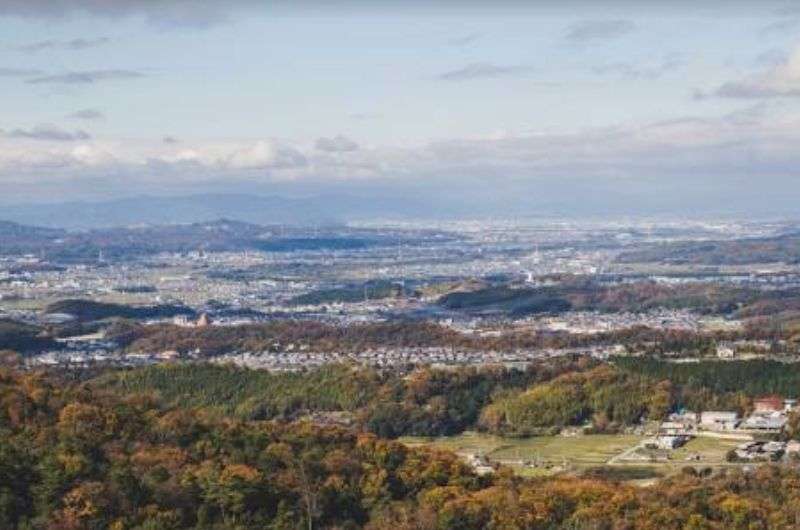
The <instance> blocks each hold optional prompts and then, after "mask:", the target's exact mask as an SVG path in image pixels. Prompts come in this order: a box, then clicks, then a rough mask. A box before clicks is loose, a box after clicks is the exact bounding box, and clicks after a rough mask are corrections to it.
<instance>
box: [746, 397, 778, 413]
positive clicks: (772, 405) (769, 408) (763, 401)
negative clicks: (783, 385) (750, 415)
mask: <svg viewBox="0 0 800 530" xmlns="http://www.w3.org/2000/svg"><path fill="white" fill-rule="evenodd" d="M782 410H783V398H781V397H779V396H765V397H760V398H757V399H754V400H753V411H754V412H780V411H782Z"/></svg>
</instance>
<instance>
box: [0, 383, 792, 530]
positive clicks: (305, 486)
mask: <svg viewBox="0 0 800 530" xmlns="http://www.w3.org/2000/svg"><path fill="white" fill-rule="evenodd" d="M0 396H2V400H0V528H3V529H4V530H5V529H8V530H31V529H39V528H41V529H59V530H67V529H69V530H95V529H97V530H99V529H114V530H118V529H129V530H183V529H187V530H188V529H203V530H245V529H251V528H263V529H268V530H290V529H292V530H294V529H297V528H317V529H330V530H333V529H354V530H355V529H359V528H365V529H368V530H385V529H387V528H392V529H397V530H483V529H493V528H494V529H501V528H502V529H504V530H527V529H542V530H545V529H547V530H549V529H553V530H555V529H579V528H580V529H584V528H586V529H588V528H598V529H616V528H619V529H622V528H625V529H642V530H645V529H656V528H658V529H660V530H661V529H663V530H685V529H711V530H723V529H725V530H728V529H734V530H750V529H754V528H760V529H767V528H770V529H772V528H774V529H790V528H795V527H796V521H797V507H796V500H797V498H800V473H798V471H797V470H795V469H792V468H789V467H770V466H764V467H760V468H756V469H754V470H752V471H749V472H741V471H738V470H725V471H718V472H716V473H714V472H712V471H710V470H706V471H704V470H700V471H698V470H695V469H693V468H691V467H687V468H686V469H685V470H684V471H683V472H680V473H677V474H676V475H675V476H673V477H671V478H668V479H665V480H662V481H660V482H658V483H656V484H655V485H653V486H651V487H647V488H637V487H633V486H628V485H625V484H620V483H617V482H613V481H611V480H610V479H602V478H589V477H590V476H597V474H596V473H594V474H592V473H590V474H589V475H587V476H575V475H570V476H558V477H553V478H539V479H526V478H521V477H513V475H512V474H511V472H510V470H507V469H503V468H501V469H499V470H498V471H497V472H495V473H494V474H491V475H484V476H477V475H476V474H475V473H473V472H472V470H471V468H470V467H468V466H467V465H466V464H464V463H462V461H461V459H460V458H459V457H457V456H456V455H455V454H453V453H450V452H445V451H435V450H427V449H411V448H408V447H406V446H404V445H402V444H400V443H397V442H390V441H385V440H381V439H379V438H377V437H375V436H373V435H369V434H358V433H357V432H355V431H353V430H348V429H343V428H337V427H319V426H315V425H313V424H310V423H306V422H296V423H283V422H280V423H277V422H267V421H258V420H241V419H238V418H235V417H222V418H220V417H218V416H217V415H215V414H208V413H207V411H206V410H205V409H204V408H203V407H187V406H179V405H177V406H176V405H174V404H172V405H168V404H166V403H164V402H162V401H161V400H160V399H159V397H158V395H155V394H153V393H134V394H129V393H126V392H121V391H120V390H119V389H116V390H114V389H110V388H105V389H101V388H98V387H97V386H94V385H90V386H87V385H85V384H77V383H70V382H68V381H65V380H61V379H58V378H56V376H44V375H42V374H36V373H27V374H19V373H14V372H11V371H8V370H5V369H0ZM220 399H224V398H220Z"/></svg>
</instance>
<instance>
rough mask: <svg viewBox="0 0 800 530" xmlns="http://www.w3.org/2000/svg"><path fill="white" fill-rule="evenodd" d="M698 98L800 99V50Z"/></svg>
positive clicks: (702, 93)
mask: <svg viewBox="0 0 800 530" xmlns="http://www.w3.org/2000/svg"><path fill="white" fill-rule="evenodd" d="M696 96H697V97H698V98H705V97H709V96H717V97H723V98H739V99H764V98H783V97H800V48H797V49H795V50H794V51H793V52H792V53H791V55H789V57H788V58H786V59H785V60H783V61H779V62H777V64H774V65H773V66H771V67H770V68H767V69H766V70H764V71H762V72H760V73H758V74H755V75H751V76H748V77H746V78H743V79H738V80H733V81H728V82H727V83H723V84H722V85H720V86H719V87H717V88H715V89H714V90H712V91H711V92H708V93H706V92H698V93H697V94H696Z"/></svg>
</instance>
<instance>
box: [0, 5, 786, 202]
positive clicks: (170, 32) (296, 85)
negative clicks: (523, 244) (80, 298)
mask: <svg viewBox="0 0 800 530" xmlns="http://www.w3.org/2000/svg"><path fill="white" fill-rule="evenodd" d="M641 4H643V3H641V2H640V3H634V2H623V1H617V2H614V1H611V0H609V1H596V2H578V1H572V2H571V1H565V2H564V1H562V2H545V1H540V2H528V3H522V2H511V1H503V0H499V1H497V2H491V3H489V2H480V3H479V2H471V1H461V2H459V1H457V0H451V1H448V2H443V1H442V2H422V1H414V0H409V1H406V2H391V1H388V2H366V1H361V2H358V1H343V0H340V1H336V0H334V1H331V2H325V3H317V2H311V1H305V2H304V1H302V0H299V1H296V2H288V1H287V2H282V1H274V2H269V1H259V2H256V1H250V0H230V1H227V2H221V1H215V2H204V1H202V0H199V1H198V0H195V1H193V2H190V1H188V0H159V1H155V0H0V86H1V87H2V91H1V92H0V94H2V98H0V109H1V110H2V112H0V185H2V188H3V190H4V192H3V194H2V196H1V197H0V204H4V203H5V204H10V203H19V202H57V201H71V200H103V199H110V198H118V197H126V196H132V195H180V194H189V193H205V192H214V193H220V192H237V193H240V192H241V193H255V194H278V195H280V194H285V195H292V196H303V195H314V194H332V195H335V194H362V195H365V196H376V197H377V196H387V195H389V196H392V195H394V196H397V197H407V198H415V197H424V198H425V199H427V200H426V204H431V203H433V204H436V202H437V200H439V201H441V203H442V204H443V205H450V206H452V205H453V204H460V205H462V206H463V208H464V209H466V210H469V209H470V208H479V207H480V208H483V209H485V210H486V211H487V212H494V213H498V214H502V213H504V212H505V213H509V214H513V215H520V214H523V215H524V214H527V213H535V212H536V211H548V212H557V211H560V209H563V210H569V211H574V212H577V213H580V212H581V211H587V212H595V211H603V212H613V211H617V210H618V211H623V212H625V211H629V210H631V207H632V205H634V204H635V205H636V207H637V209H638V210H641V211H648V210H652V211H677V212H683V211H686V210H689V211H697V209H707V210H709V211H730V212H736V213H738V214H741V215H747V214H748V213H751V212H752V213H753V215H755V214H756V213H757V214H758V215H763V214H765V213H771V212H774V213H781V214H785V213H791V212H792V211H793V210H795V209H796V207H795V205H796V204H798V202H797V201H798V200H800V177H799V176H798V171H797V168H798V167H800V150H799V149H797V146H798V145H799V144H798V140H800V127H798V125H800V105H798V103H800V38H798V37H800V6H797V5H796V4H795V3H793V2H781V1H762V2H740V3H737V2H712V1H707V2H699V3H698V2H681V1H675V2H670V3H669V5H666V4H667V3H662V5H659V6H654V5H653V4H655V3H650V5H649V6H642V5H641ZM697 4H700V5H697ZM431 199H436V200H433V201H432V202H431ZM443 207H444V206H443Z"/></svg>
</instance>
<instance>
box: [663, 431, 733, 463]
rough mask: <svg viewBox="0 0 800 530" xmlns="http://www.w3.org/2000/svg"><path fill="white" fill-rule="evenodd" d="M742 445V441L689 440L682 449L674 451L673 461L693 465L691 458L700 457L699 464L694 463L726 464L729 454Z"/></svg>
mask: <svg viewBox="0 0 800 530" xmlns="http://www.w3.org/2000/svg"><path fill="white" fill-rule="evenodd" d="M740 443H742V440H728V439H724V438H711V437H706V436H698V437H696V438H693V439H691V440H689V442H688V443H687V444H686V445H684V446H683V447H681V448H680V449H676V450H675V451H673V453H672V461H673V462H675V463H682V462H686V463H693V462H692V461H689V460H688V459H689V458H690V457H691V456H699V458H698V459H697V462H694V463H701V464H708V465H715V464H724V463H725V455H726V454H727V452H728V451H730V450H731V449H735V448H736V446H737V445H739V444H740Z"/></svg>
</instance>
